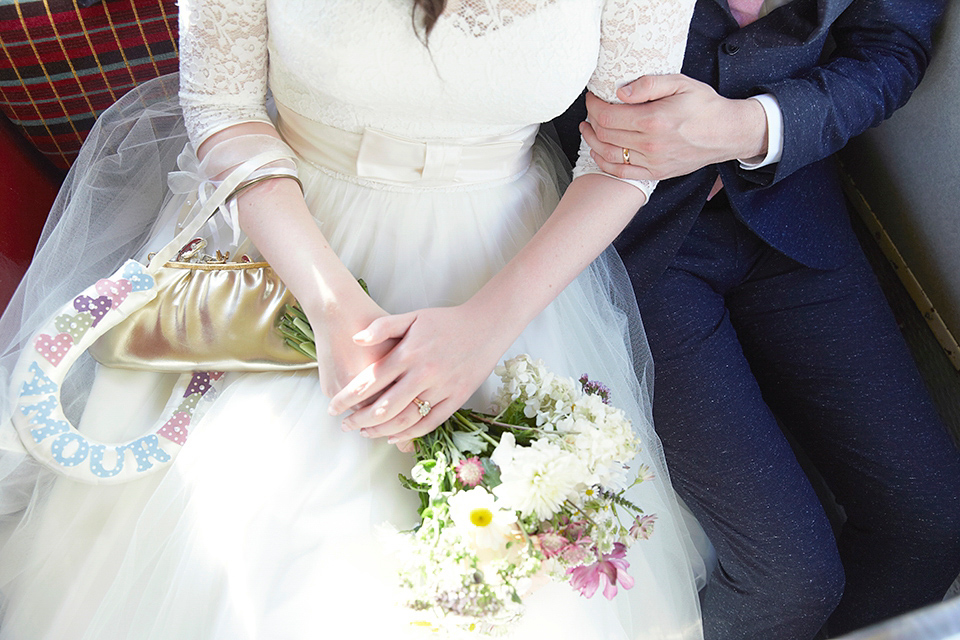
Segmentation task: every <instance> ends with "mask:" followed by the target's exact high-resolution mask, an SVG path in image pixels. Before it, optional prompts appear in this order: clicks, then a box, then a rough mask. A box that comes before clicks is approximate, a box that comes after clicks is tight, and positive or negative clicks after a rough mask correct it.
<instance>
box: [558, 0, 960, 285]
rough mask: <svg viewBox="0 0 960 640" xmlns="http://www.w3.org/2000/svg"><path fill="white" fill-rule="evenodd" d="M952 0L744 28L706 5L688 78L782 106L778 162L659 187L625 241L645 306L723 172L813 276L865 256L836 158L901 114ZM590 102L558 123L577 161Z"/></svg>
mask: <svg viewBox="0 0 960 640" xmlns="http://www.w3.org/2000/svg"><path fill="white" fill-rule="evenodd" d="M943 9H944V1H943V0H793V1H792V2H790V3H789V4H787V5H784V6H782V7H779V8H777V9H775V10H774V11H772V12H771V13H769V14H768V15H766V16H765V17H763V18H761V19H760V20H758V21H756V22H754V23H752V24H750V25H748V26H746V27H744V28H742V29H741V28H739V26H738V25H737V22H736V21H735V20H734V19H733V17H732V15H731V14H730V11H729V9H728V7H727V2H726V0H698V2H697V4H696V8H695V10H694V15H693V20H692V22H691V26H690V35H689V38H688V42H687V50H686V57H685V59H684V64H683V73H684V74H686V75H688V76H690V77H692V78H696V79H698V80H701V81H703V82H706V83H708V84H710V85H712V86H713V87H714V88H715V89H717V91H718V93H720V94H721V95H723V96H726V97H728V98H746V97H749V96H751V95H756V94H758V93H772V94H773V95H775V96H776V98H777V100H778V101H779V103H780V108H781V110H782V112H783V126H784V146H783V156H782V158H781V160H780V162H779V163H777V164H775V165H771V166H769V167H764V168H762V169H759V170H755V171H747V170H744V169H742V168H740V166H739V163H737V162H735V161H731V162H727V163H723V164H720V165H711V166H707V167H704V168H702V169H700V170H699V171H696V172H694V173H692V174H690V175H687V176H683V177H679V178H674V179H670V180H664V181H661V182H660V184H659V185H658V187H657V190H656V191H655V192H654V194H653V196H652V198H651V199H650V202H649V203H647V205H646V206H644V207H643V208H642V209H641V210H640V211H639V212H638V213H637V215H636V216H635V218H634V219H633V221H631V223H630V224H629V225H628V227H627V228H626V229H625V230H624V232H623V233H622V234H621V235H620V237H619V238H618V239H617V241H616V245H617V248H618V249H619V250H620V253H621V255H622V256H623V258H624V262H625V263H626V264H627V269H628V271H629V272H630V275H631V278H632V280H633V283H634V287H635V289H636V290H637V294H638V296H641V295H642V293H643V292H644V291H645V290H646V288H647V287H648V286H649V285H650V283H651V282H653V280H654V279H655V278H657V277H658V276H659V275H660V274H661V273H662V272H663V270H664V269H665V268H666V267H667V265H668V264H669V262H670V260H671V259H672V258H673V256H674V254H675V253H676V251H677V249H678V247H679V246H680V244H681V243H682V241H683V239H684V237H685V236H686V234H687V232H688V231H689V229H690V227H691V226H692V225H693V223H694V221H695V220H696V217H697V215H698V214H699V212H700V210H701V209H702V208H703V205H704V202H705V201H706V197H707V194H708V193H709V191H710V188H711V187H712V186H713V183H714V182H715V180H716V176H717V173H718V172H719V174H720V176H721V177H722V178H723V183H724V186H725V190H726V193H727V196H728V198H729V200H730V203H731V205H732V208H733V209H734V211H735V212H736V214H737V215H738V216H739V217H740V219H741V220H742V221H743V222H744V223H746V224H747V225H748V226H749V227H750V228H751V229H752V230H753V231H754V232H755V233H756V234H757V235H759V236H760V237H761V238H762V239H763V240H764V241H766V242H767V243H768V244H769V245H771V246H772V247H774V248H775V249H778V250H779V251H781V252H783V253H784V254H786V255H788V256H790V257H791V258H793V259H795V260H797V261H798V262H801V263H803V264H805V265H807V266H810V267H814V268H822V269H830V268H836V267H839V266H842V265H843V264H845V263H846V261H847V260H849V259H850V257H851V256H852V252H854V251H857V250H858V248H857V246H856V242H855V241H854V239H853V237H852V234H851V233H850V229H849V218H848V214H847V210H846V205H845V201H844V197H843V193H842V191H841V186H840V182H839V179H838V176H837V173H836V170H835V167H834V166H833V162H832V160H831V159H830V155H831V154H833V153H834V152H835V151H837V150H838V149H840V148H841V147H843V146H844V145H845V144H846V143H847V141H848V140H849V139H850V138H852V137H853V136H855V135H857V134H859V133H862V132H863V131H865V130H866V129H868V128H869V127H873V126H876V125H878V124H880V122H881V121H882V120H883V119H884V118H887V117H889V116H890V114H892V113H893V111H894V110H896V109H897V108H898V107H900V106H902V105H903V104H904V103H905V102H906V101H907V99H908V98H909V97H910V95H911V93H912V92H913V90H914V89H915V88H916V86H917V84H918V83H919V81H920V79H921V77H922V76H923V73H924V71H925V69H926V67H927V63H928V61H929V56H930V47H931V43H930V39H931V34H932V31H933V28H934V26H935V24H936V22H937V20H938V18H939V16H940V15H941V13H942V12H943ZM584 114H585V110H584V108H583V105H582V99H581V101H580V103H579V104H578V105H575V106H574V107H572V108H571V110H570V111H568V112H567V113H566V114H564V115H563V116H561V117H560V118H559V119H558V121H557V128H558V132H559V133H560V135H561V141H562V142H563V143H564V148H565V149H567V151H568V153H570V152H571V151H573V152H574V153H575V149H576V146H577V144H578V143H579V134H578V133H577V129H576V125H577V123H579V122H580V121H581V120H582V119H583V117H584Z"/></svg>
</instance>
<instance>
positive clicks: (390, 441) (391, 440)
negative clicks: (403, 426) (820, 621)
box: [387, 436, 401, 444]
mask: <svg viewBox="0 0 960 640" xmlns="http://www.w3.org/2000/svg"><path fill="white" fill-rule="evenodd" d="M400 440H401V439H400V438H398V437H397V436H390V437H389V438H387V444H397V443H398V442H400Z"/></svg>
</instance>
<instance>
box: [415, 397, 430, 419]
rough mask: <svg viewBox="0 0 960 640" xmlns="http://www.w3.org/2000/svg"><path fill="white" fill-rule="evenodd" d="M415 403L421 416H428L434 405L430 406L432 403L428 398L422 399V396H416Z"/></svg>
mask: <svg viewBox="0 0 960 640" xmlns="http://www.w3.org/2000/svg"><path fill="white" fill-rule="evenodd" d="M413 404H415V405H417V411H419V412H420V417H421V418H426V417H427V414H428V413H430V409H432V408H433V407H431V406H430V403H429V402H427V401H426V400H421V399H420V398H414V399H413Z"/></svg>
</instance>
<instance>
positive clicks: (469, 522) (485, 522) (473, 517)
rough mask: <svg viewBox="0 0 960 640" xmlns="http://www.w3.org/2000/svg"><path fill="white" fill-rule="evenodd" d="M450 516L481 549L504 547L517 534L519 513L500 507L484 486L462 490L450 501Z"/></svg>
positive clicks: (459, 529) (460, 529) (461, 530)
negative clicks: (516, 525) (516, 524)
mask: <svg viewBox="0 0 960 640" xmlns="http://www.w3.org/2000/svg"><path fill="white" fill-rule="evenodd" d="M447 504H448V506H449V507H450V519H451V520H453V524H454V526H455V527H456V528H457V530H458V531H460V532H461V534H463V535H464V537H465V538H467V539H468V540H470V541H471V542H473V544H474V545H475V546H476V547H478V548H480V549H500V548H503V546H504V545H505V544H506V542H507V541H508V540H509V539H510V538H511V537H512V536H513V533H514V529H515V526H514V525H515V523H516V522H517V514H516V513H514V512H513V511H507V510H505V509H502V508H500V505H499V504H498V503H497V501H496V499H495V498H494V497H493V495H492V494H491V493H490V492H489V491H487V490H486V489H484V488H483V487H476V488H475V489H470V490H469V491H460V492H458V493H455V494H454V495H452V496H451V497H450V498H449V500H448V501H447Z"/></svg>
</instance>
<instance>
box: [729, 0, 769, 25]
mask: <svg viewBox="0 0 960 640" xmlns="http://www.w3.org/2000/svg"><path fill="white" fill-rule="evenodd" d="M727 4H728V5H729V7H730V13H732V14H733V17H734V19H735V20H736V21H737V24H739V25H740V26H741V27H745V26H747V25H748V24H750V23H751V22H753V21H754V20H756V19H757V18H759V17H760V7H762V6H763V0H727Z"/></svg>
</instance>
